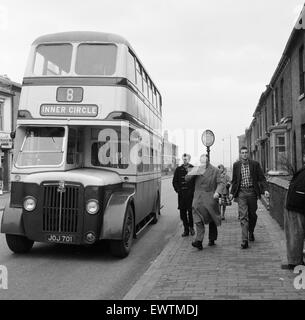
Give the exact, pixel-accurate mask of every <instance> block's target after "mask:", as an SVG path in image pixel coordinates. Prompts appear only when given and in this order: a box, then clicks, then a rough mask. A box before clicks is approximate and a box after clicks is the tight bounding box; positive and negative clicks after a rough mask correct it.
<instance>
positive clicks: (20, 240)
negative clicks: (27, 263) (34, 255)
mask: <svg viewBox="0 0 305 320" xmlns="http://www.w3.org/2000/svg"><path fill="white" fill-rule="evenodd" d="M5 238H6V243H7V245H8V247H9V248H10V250H11V251H13V252H14V253H27V252H29V251H30V250H31V249H32V247H33V244H34V241H33V240H30V239H28V238H27V237H24V236H19V235H16V234H6V235H5Z"/></svg>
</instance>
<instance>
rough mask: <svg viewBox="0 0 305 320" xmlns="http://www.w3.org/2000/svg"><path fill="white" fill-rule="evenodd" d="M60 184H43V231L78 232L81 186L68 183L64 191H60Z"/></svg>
mask: <svg viewBox="0 0 305 320" xmlns="http://www.w3.org/2000/svg"><path fill="white" fill-rule="evenodd" d="M58 186H59V185H58V184H56V185H55V184H54V185H44V186H43V231H47V232H69V233H71V232H77V227H78V222H79V221H78V220H79V203H78V199H79V193H80V192H79V191H80V187H79V186H76V185H66V186H65V188H64V190H65V191H64V192H58Z"/></svg>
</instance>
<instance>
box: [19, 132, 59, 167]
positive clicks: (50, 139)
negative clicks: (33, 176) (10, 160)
mask: <svg viewBox="0 0 305 320" xmlns="http://www.w3.org/2000/svg"><path fill="white" fill-rule="evenodd" d="M64 135H65V129H64V128H62V127H45V128H42V127H29V128H27V130H26V136H25V138H24V143H23V146H22V148H21V150H20V151H19V153H18V157H17V161H16V165H17V166H19V167H31V166H54V165H55V166H56V165H60V164H61V163H62V161H63V150H64V148H63V142H64Z"/></svg>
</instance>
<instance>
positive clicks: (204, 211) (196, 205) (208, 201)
mask: <svg viewBox="0 0 305 320" xmlns="http://www.w3.org/2000/svg"><path fill="white" fill-rule="evenodd" d="M185 179H186V181H190V180H194V182H195V191H194V198H193V204H192V207H193V219H194V223H195V226H196V238H195V241H194V242H192V246H193V247H196V248H198V249H199V250H202V241H203V238H204V233H205V224H208V225H209V246H213V245H215V241H216V240H217V236H218V231H217V226H219V225H220V224H221V217H220V210H219V205H218V199H219V196H220V192H221V190H222V188H223V182H222V179H221V176H220V171H219V170H218V169H217V168H215V167H214V166H212V165H211V164H210V163H209V159H208V157H207V155H206V154H203V155H202V156H201V157H200V166H199V167H194V168H192V169H191V170H190V171H189V173H188V174H187V175H186V177H185Z"/></svg>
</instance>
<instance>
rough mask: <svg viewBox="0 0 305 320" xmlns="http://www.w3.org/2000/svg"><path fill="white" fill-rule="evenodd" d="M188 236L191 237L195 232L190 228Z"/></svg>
mask: <svg viewBox="0 0 305 320" xmlns="http://www.w3.org/2000/svg"><path fill="white" fill-rule="evenodd" d="M190 234H191V236H193V235H194V234H195V230H194V229H193V228H190Z"/></svg>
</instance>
